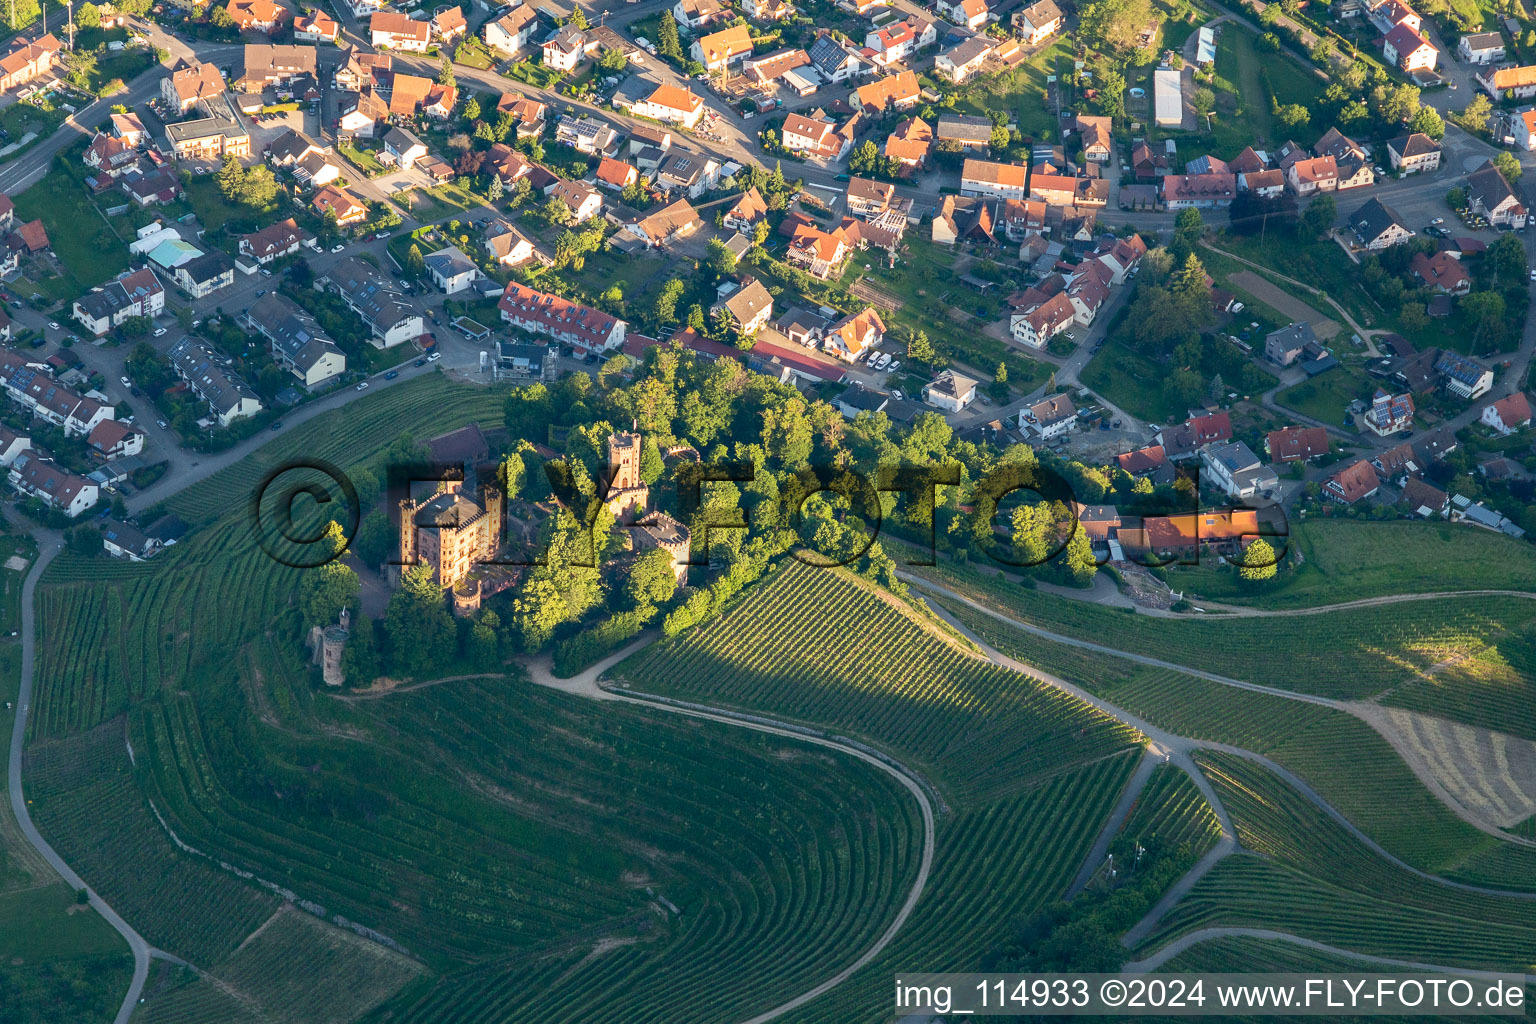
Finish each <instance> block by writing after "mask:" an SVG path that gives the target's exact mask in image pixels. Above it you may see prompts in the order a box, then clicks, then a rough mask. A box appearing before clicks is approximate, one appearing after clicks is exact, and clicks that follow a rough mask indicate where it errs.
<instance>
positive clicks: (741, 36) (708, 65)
mask: <svg viewBox="0 0 1536 1024" xmlns="http://www.w3.org/2000/svg"><path fill="white" fill-rule="evenodd" d="M688 52H689V55H690V56H691V57H693V59H694V60H696V61H698V62H699V63H700V64H703V65H704V67H705V69H706V70H708V71H721V70H723V69H724V68H725V67H726V66H728V65H730V64H734V63H736V62H737V61H740V60H741V59H742V58H743V57H747V56H750V55H751V53H752V34H751V32H750V31H749V30H748V28H747V26H745V25H732V26H731V27H730V28H726V29H721V30H720V31H719V32H711V33H710V34H709V35H707V36H700V37H699V38H698V39H695V40H694V41H693V46H692V47H690V48H689V51H688Z"/></svg>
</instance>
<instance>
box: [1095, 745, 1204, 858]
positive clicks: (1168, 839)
mask: <svg viewBox="0 0 1536 1024" xmlns="http://www.w3.org/2000/svg"><path fill="white" fill-rule="evenodd" d="M1120 836H1121V837H1122V838H1124V839H1126V840H1129V841H1131V842H1136V843H1140V844H1141V845H1143V846H1146V845H1148V844H1150V843H1156V844H1158V845H1159V846H1161V847H1162V848H1163V849H1165V850H1177V849H1179V848H1180V847H1181V846H1184V845H1185V844H1188V846H1189V850H1190V852H1191V853H1192V854H1193V855H1194V857H1195V858H1199V857H1200V856H1202V855H1203V854H1204V853H1205V852H1206V851H1207V850H1209V849H1210V848H1211V847H1213V846H1215V845H1216V841H1217V840H1218V839H1220V838H1221V823H1220V822H1219V821H1217V820H1216V813H1215V812H1214V811H1212V810H1211V807H1210V805H1209V804H1207V803H1206V802H1205V797H1203V796H1201V795H1200V790H1199V789H1198V788H1196V786H1195V783H1194V780H1192V779H1191V778H1190V777H1189V776H1188V775H1186V774H1185V773H1184V772H1183V771H1181V770H1179V769H1178V768H1175V767H1173V766H1171V765H1159V766H1158V768H1157V770H1155V771H1154V772H1153V773H1152V778H1151V779H1149V780H1148V781H1147V788H1146V789H1144V790H1142V792H1141V796H1139V797H1138V798H1137V800H1136V806H1135V807H1134V808H1132V810H1131V814H1130V816H1129V817H1127V818H1126V819H1125V824H1123V825H1122V826H1120Z"/></svg>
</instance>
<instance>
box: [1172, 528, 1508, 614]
mask: <svg viewBox="0 0 1536 1024" xmlns="http://www.w3.org/2000/svg"><path fill="white" fill-rule="evenodd" d="M1289 544H1290V545H1291V546H1293V547H1295V548H1296V549H1297V550H1299V551H1300V553H1301V557H1302V562H1301V564H1300V565H1299V566H1297V565H1286V566H1285V567H1284V568H1283V569H1282V570H1281V571H1280V573H1279V574H1278V575H1277V576H1276V578H1275V579H1274V580H1273V581H1271V582H1270V583H1267V584H1265V585H1263V586H1262V587H1253V586H1251V585H1248V584H1246V583H1243V582H1242V581H1241V580H1239V579H1237V577H1236V575H1235V574H1234V573H1233V572H1232V571H1231V569H1230V568H1226V567H1216V566H1210V567H1207V566H1204V565H1202V566H1176V567H1170V568H1169V569H1168V570H1167V572H1168V581H1169V583H1170V584H1171V585H1172V586H1173V589H1175V590H1178V591H1181V592H1185V593H1187V594H1189V595H1190V596H1192V597H1194V596H1198V597H1202V598H1206V599H1208V600H1212V601H1218V602H1224V603H1227V604H1237V605H1248V606H1251V607H1255V608H1306V607H1311V606H1316V605H1326V604H1339V603H1342V602H1345V601H1359V600H1365V599H1368V598H1373V597H1385V596H1390V595H1393V594H1413V593H1423V592H1424V591H1426V590H1435V591H1456V590H1523V591H1527V592H1536V549H1532V547H1531V546H1530V545H1529V544H1522V543H1521V542H1520V541H1518V540H1515V539H1513V538H1511V537H1505V536H1503V535H1502V534H1497V533H1493V532H1491V531H1489V530H1480V529H1476V528H1474V527H1470V526H1457V525H1453V524H1450V523H1419V522H1389V523H1380V522H1359V521H1356V520H1349V519H1311V520H1306V521H1299V522H1292V523H1291V535H1290V540H1289Z"/></svg>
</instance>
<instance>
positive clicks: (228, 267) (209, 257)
mask: <svg viewBox="0 0 1536 1024" xmlns="http://www.w3.org/2000/svg"><path fill="white" fill-rule="evenodd" d="M172 279H173V280H175V282H176V284H177V285H178V286H180V288H181V289H182V291H184V292H186V293H187V294H188V295H190V296H192V297H193V298H194V299H201V298H206V297H207V296H209V295H212V294H213V293H214V292H216V291H218V290H219V289H220V288H227V287H229V286H230V285H232V284H234V283H235V264H234V261H233V260H231V259H230V258H229V257H228V256H226V255H224V254H223V253H222V252H220V251H219V250H217V249H210V250H209V251H208V252H205V253H204V254H203V255H201V256H198V257H197V258H196V259H192V260H188V261H187V262H186V263H183V264H181V265H180V266H178V267H177V268H176V269H175V270H174V271H172Z"/></svg>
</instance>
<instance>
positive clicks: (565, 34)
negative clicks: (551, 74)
mask: <svg viewBox="0 0 1536 1024" xmlns="http://www.w3.org/2000/svg"><path fill="white" fill-rule="evenodd" d="M596 48H597V44H596V43H595V42H593V41H591V40H589V39H588V38H587V35H586V33H584V32H582V31H581V30H580V29H578V28H577V27H576V26H575V25H566V26H564V27H563V28H560V29H558V30H556V31H555V32H554V33H552V34H551V35H550V36H549V38H547V39H545V40H544V43H543V45H542V47H541V49H542V52H543V55H544V66H545V67H547V68H551V69H553V70H555V71H575V70H576V65H578V64H580V63H581V62H582V61H583V60H584V59H586V57H587V55H588V54H589V53H592V52H593V51H594V50H595V49H596Z"/></svg>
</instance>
